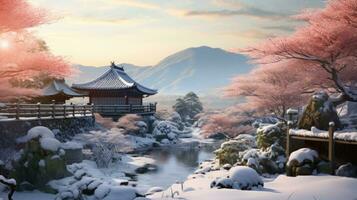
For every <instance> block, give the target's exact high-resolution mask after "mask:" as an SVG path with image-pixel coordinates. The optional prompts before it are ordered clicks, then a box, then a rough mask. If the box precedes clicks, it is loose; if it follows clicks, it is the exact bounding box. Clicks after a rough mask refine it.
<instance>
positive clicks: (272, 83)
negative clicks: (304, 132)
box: [225, 66, 310, 118]
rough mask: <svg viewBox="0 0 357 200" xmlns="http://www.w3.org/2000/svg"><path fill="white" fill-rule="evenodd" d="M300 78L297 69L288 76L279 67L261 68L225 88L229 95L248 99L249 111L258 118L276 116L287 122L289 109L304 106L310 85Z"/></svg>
mask: <svg viewBox="0 0 357 200" xmlns="http://www.w3.org/2000/svg"><path fill="white" fill-rule="evenodd" d="M299 74H300V72H299V70H298V69H297V68H293V69H292V70H290V71H288V72H287V71H286V70H285V69H284V68H279V67H275V66H266V67H260V68H257V69H255V70H253V71H252V72H250V73H249V74H248V75H241V76H238V77H236V78H234V79H233V81H232V83H231V84H230V85H229V86H228V87H226V88H225V95H226V96H228V97H237V96H244V97H245V101H246V103H245V107H246V108H250V109H252V110H255V114H256V115H263V114H271V113H273V114H274V115H275V116H277V117H281V118H284V115H285V113H286V110H287V109H288V108H290V107H297V106H300V105H302V104H303V101H304V98H303V97H304V95H303V93H304V91H305V88H307V85H308V83H309V82H310V81H309V79H308V78H305V79H304V78H303V76H302V75H299ZM303 79H304V80H303ZM302 83H304V85H303V84H302Z"/></svg>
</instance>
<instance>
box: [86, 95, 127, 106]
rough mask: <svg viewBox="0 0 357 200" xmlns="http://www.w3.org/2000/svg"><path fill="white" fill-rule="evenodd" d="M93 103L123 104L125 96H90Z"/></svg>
mask: <svg viewBox="0 0 357 200" xmlns="http://www.w3.org/2000/svg"><path fill="white" fill-rule="evenodd" d="M92 103H93V104H94V105H125V104H126V100H125V97H92Z"/></svg>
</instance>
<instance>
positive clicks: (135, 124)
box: [115, 114, 147, 134]
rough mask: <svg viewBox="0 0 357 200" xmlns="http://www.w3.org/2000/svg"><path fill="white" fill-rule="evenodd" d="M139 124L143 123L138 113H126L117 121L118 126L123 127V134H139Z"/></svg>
mask: <svg viewBox="0 0 357 200" xmlns="http://www.w3.org/2000/svg"><path fill="white" fill-rule="evenodd" d="M144 123H145V122H144ZM139 125H142V117H141V116H139V115H136V114H127V115H124V116H123V117H120V118H119V120H118V122H116V123H115V126H116V127H117V128H120V129H123V134H139V132H140V126H139ZM146 127H147V125H146Z"/></svg>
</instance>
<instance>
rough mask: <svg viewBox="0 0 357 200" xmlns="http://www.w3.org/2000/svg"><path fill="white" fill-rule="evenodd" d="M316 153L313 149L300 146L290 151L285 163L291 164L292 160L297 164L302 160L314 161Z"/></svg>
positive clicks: (316, 157) (316, 156)
mask: <svg viewBox="0 0 357 200" xmlns="http://www.w3.org/2000/svg"><path fill="white" fill-rule="evenodd" d="M318 156H319V155H318V153H317V151H315V150H312V149H309V148H302V149H298V150H296V151H294V152H292V153H291V154H290V156H289V160H288V163H287V165H292V164H293V162H297V164H301V163H302V162H303V161H306V160H308V161H311V162H315V161H316V159H318Z"/></svg>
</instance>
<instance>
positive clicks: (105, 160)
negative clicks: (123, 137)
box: [92, 143, 117, 168]
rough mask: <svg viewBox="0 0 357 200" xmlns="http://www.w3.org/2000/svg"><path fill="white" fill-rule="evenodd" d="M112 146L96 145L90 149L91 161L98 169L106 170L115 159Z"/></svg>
mask: <svg viewBox="0 0 357 200" xmlns="http://www.w3.org/2000/svg"><path fill="white" fill-rule="evenodd" d="M113 147H114V146H113V145H110V144H106V145H103V144H101V143H98V144H96V145H95V146H94V147H93V148H92V153H93V160H94V161H95V162H96V163H97V165H98V167H100V168H107V167H109V166H110V164H112V163H113V161H114V160H115V158H117V155H116V153H115V152H114V151H113Z"/></svg>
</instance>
